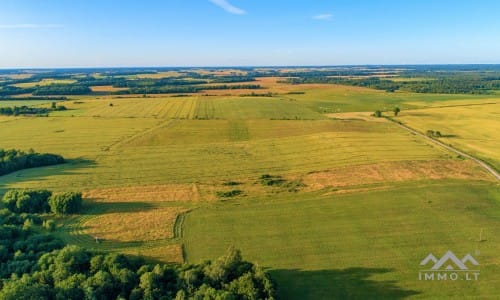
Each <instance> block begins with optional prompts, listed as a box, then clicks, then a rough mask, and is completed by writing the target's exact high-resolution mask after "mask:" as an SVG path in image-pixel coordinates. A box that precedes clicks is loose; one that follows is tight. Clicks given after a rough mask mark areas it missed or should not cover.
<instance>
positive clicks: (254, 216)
mask: <svg viewBox="0 0 500 300" xmlns="http://www.w3.org/2000/svg"><path fill="white" fill-rule="evenodd" d="M499 197H500V191H499V189H498V187H497V186H496V185H490V184H484V183H473V182H471V183H468V184H467V185H464V183H463V182H432V183H431V182H428V183H418V184H405V185H400V186H393V187H390V188H388V189H387V190H383V191H370V192H363V193H353V194H335V193H334V194H332V195H325V194H321V193H320V194H317V193H313V194H300V195H287V196H274V197H265V198H260V199H248V200H240V201H231V202H227V203H220V204H216V205H213V206H208V207H203V208H200V209H197V210H195V211H193V212H191V213H189V214H188V215H187V216H186V220H185V223H184V237H185V238H184V240H185V243H184V246H185V249H186V253H187V260H188V261H189V262H192V263H195V262H199V261H202V260H204V259H209V258H212V257H216V256H217V255H220V254H221V253H223V252H224V250H225V249H226V248H227V247H228V246H230V245H234V246H235V247H237V248H239V249H241V250H242V251H243V254H244V255H245V256H246V257H248V258H250V259H251V260H253V261H256V262H258V263H259V264H260V265H262V266H265V267H266V268H269V271H270V273H271V274H272V275H273V276H274V277H275V279H276V280H277V283H278V291H279V295H280V296H281V297H282V299H353V298H356V299H373V298H380V299H389V298H390V299H393V298H403V297H405V296H410V295H413V296H415V297H416V298H420V297H425V298H429V297H431V298H433V299H440V298H443V299H445V298H450V297H451V298H474V297H476V296H478V295H481V296H480V298H482V299H493V298H495V297H496V296H497V295H498V294H497V293H498V291H497V287H498V276H496V275H495V274H498V273H499V272H500V266H499V265H498V256H497V254H498V249H499V247H500V241H499V240H498V238H497V237H496V234H495V233H496V232H498V231H499V230H500V219H499V215H500V206H499V202H498V200H499ZM482 229H484V236H485V237H486V241H484V242H481V243H479V242H478V241H477V240H478V239H479V233H480V230H482ZM200 245H203V246H201V247H200ZM447 250H452V251H454V252H455V253H456V254H457V255H465V254H466V253H480V254H479V255H477V258H478V260H479V261H480V269H481V273H482V274H481V276H482V277H481V279H480V280H479V281H478V282H422V281H419V280H418V271H419V263H420V261H421V260H422V259H423V258H425V257H426V256H427V255H428V254H429V252H432V253H434V254H436V255H442V254H444V253H445V252H446V251H447ZM473 255H475V254H473Z"/></svg>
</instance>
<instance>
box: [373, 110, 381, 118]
mask: <svg viewBox="0 0 500 300" xmlns="http://www.w3.org/2000/svg"><path fill="white" fill-rule="evenodd" d="M373 115H374V116H375V117H376V118H380V117H382V112H381V111H380V110H376V111H375V113H374V114H373Z"/></svg>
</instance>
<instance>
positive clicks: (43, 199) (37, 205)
mask: <svg viewBox="0 0 500 300" xmlns="http://www.w3.org/2000/svg"><path fill="white" fill-rule="evenodd" d="M51 195H52V193H51V192H50V191H47V190H10V191H8V192H7V193H5V195H4V196H3V198H2V202H3V203H4V205H5V207H7V208H8V209H9V210H10V211H12V212H15V213H44V212H48V211H49V208H50V207H49V204H48V199H49V197H50V196H51Z"/></svg>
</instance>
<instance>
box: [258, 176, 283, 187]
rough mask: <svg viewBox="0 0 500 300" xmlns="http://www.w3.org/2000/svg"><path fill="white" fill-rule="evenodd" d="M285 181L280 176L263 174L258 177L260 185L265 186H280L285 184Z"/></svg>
mask: <svg viewBox="0 0 500 300" xmlns="http://www.w3.org/2000/svg"><path fill="white" fill-rule="evenodd" d="M285 181H286V180H285V179H283V178H282V177H281V176H275V175H269V174H264V175H262V176H260V183H262V184H263V185H267V186H275V185H282V184H283V183H285Z"/></svg>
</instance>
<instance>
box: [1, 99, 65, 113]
mask: <svg viewBox="0 0 500 300" xmlns="http://www.w3.org/2000/svg"><path fill="white" fill-rule="evenodd" d="M61 110H66V107H65V106H63V105H58V106H56V105H55V102H53V103H52V108H45V107H32V106H25V105H23V106H13V107H0V115H4V116H19V115H35V116H47V115H48V114H49V112H51V111H61Z"/></svg>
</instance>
